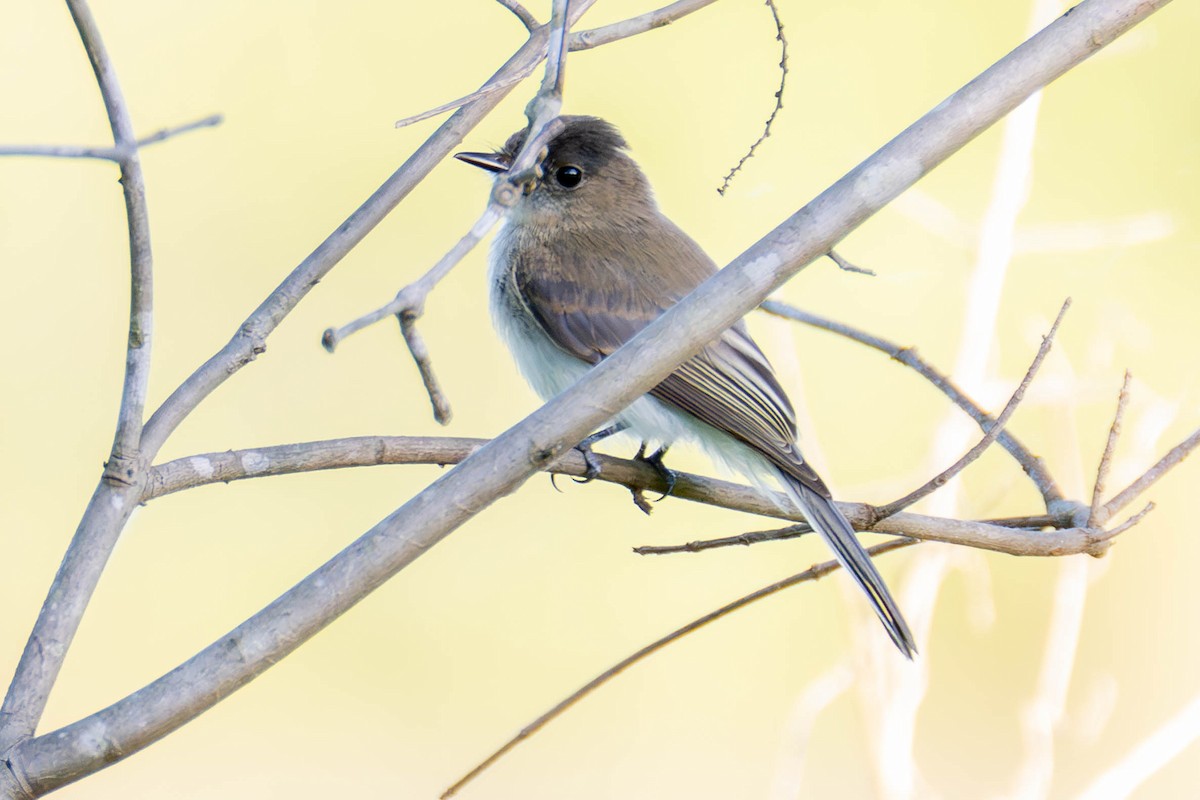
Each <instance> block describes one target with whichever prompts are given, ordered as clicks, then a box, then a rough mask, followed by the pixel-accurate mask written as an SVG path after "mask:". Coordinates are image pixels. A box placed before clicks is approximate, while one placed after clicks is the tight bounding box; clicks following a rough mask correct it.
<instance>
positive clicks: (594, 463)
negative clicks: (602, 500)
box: [571, 444, 600, 483]
mask: <svg viewBox="0 0 1200 800" xmlns="http://www.w3.org/2000/svg"><path fill="white" fill-rule="evenodd" d="M575 449H576V450H578V451H579V452H581V453H583V463H585V464H587V469H586V470H584V473H583V477H582V478H571V480H573V481H575V482H576V483H591V482H592V481H594V480H596V476H597V475H599V474H600V459H599V458H598V457H597V456H596V454H595V453H594V452H592V448H591V446H590V445H583V444H580V445H579V446H578V447H576V448H575Z"/></svg>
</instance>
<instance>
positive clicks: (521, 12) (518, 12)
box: [496, 0, 541, 33]
mask: <svg viewBox="0 0 1200 800" xmlns="http://www.w3.org/2000/svg"><path fill="white" fill-rule="evenodd" d="M496 2H497V3H499V4H500V5H502V6H504V7H505V8H507V9H508V10H509V11H511V12H512V13H513V15H514V16H515V17H516V18H517V19H519V20H521V24H522V25H524V26H525V30H527V31H529V32H530V33H533V32H534V30H536V29H537V28H540V27H541V23H540V22H538V21H537V17H535V16H534V15H533V14H531V13H530V11H529V9H527V8H526V7H525V6H523V5H521V4H520V3H519V2H517V0H496Z"/></svg>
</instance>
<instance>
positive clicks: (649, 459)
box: [633, 442, 679, 503]
mask: <svg viewBox="0 0 1200 800" xmlns="http://www.w3.org/2000/svg"><path fill="white" fill-rule="evenodd" d="M666 454H667V448H665V447H660V448H658V449H657V450H655V451H654V452H653V453H651V454H650V455H646V443H645V442H642V446H641V447H640V448H638V451H637V455H636V456H634V457H633V459H634V461H644V462H646V463H647V464H649V465H650V466H652V467H654V471H655V472H657V473H658V474H659V477H661V478H662V479H663V483H665V484H666V485H667V490H666V491H665V492H663V493H662V496H661V497H659V498H658V500H655V501H654V502H656V503H661V502H662V501H663V500H666V499H667V498H668V497H670V496H671V493H672V492H674V491H675V481H676V480H678V478H679V473H677V472H676V471H675V470H673V469H671V468H670V467H668V466H667V465H666V464H664V463H663V456H665V455H666Z"/></svg>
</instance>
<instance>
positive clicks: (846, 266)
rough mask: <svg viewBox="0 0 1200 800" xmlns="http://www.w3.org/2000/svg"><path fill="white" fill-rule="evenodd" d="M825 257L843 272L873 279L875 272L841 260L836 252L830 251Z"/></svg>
mask: <svg viewBox="0 0 1200 800" xmlns="http://www.w3.org/2000/svg"><path fill="white" fill-rule="evenodd" d="M825 255H827V256H829V260H830V261H832V262H833V263H835V264H837V265H838V269H840V270H842V271H843V272H854V273H857V274H859V275H870V276H871V277H872V278H874V277H875V270H873V269H867V268H866V267H859V266H856V265H854V264H851V263H850V262H849V261H847V260H846V259H844V258H842V257H841V256H840V255H839V254H838V252H837V251H836V250H830V251H829V252H828V253H826V254H825Z"/></svg>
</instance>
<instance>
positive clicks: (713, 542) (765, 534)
mask: <svg viewBox="0 0 1200 800" xmlns="http://www.w3.org/2000/svg"><path fill="white" fill-rule="evenodd" d="M812 532H813V529H812V526H811V525H809V524H808V523H806V522H801V523H800V524H798V525H788V526H787V527H786V528H772V529H770V530H766V531H748V532H746V533H739V534H737V535H736V536H723V537H721V538H720V539H698V540H696V541H692V542H687V543H685V544H666V545H652V544H647V545H642V546H640V547H635V548H633V552H635V553H637V554H638V555H639V556H663V555H670V554H673V553H699V552H701V551H703V550H714V549H716V548H719V547H734V546H741V547H749V546H750V545H752V544H758V543H760V542H778V541H784V540H787V539H795V538H798V537H800V536H804V535H806V534H809V533H812Z"/></svg>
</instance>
